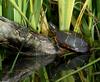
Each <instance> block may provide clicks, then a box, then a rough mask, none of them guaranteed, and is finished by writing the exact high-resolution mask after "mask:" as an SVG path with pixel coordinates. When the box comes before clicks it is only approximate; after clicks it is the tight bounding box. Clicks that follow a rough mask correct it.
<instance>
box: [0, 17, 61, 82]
mask: <svg viewBox="0 0 100 82" xmlns="http://www.w3.org/2000/svg"><path fill="white" fill-rule="evenodd" d="M1 47H3V48H5V49H6V50H7V51H8V52H7V55H6V56H7V57H8V59H9V57H13V56H15V55H16V54H17V53H20V55H21V56H23V57H22V58H19V59H18V61H17V62H16V64H15V67H14V71H13V72H14V73H13V76H12V77H9V69H8V68H9V66H10V64H9V62H5V60H6V58H5V59H4V61H3V62H4V64H3V74H2V76H3V78H2V81H7V82H17V81H19V80H20V79H22V78H24V77H27V76H29V75H31V74H32V71H33V70H38V69H39V67H40V66H41V65H47V64H49V63H51V62H53V60H54V59H55V57H56V55H60V54H63V52H61V51H60V50H59V48H57V47H56V46H55V45H54V44H53V43H52V41H51V40H50V38H48V37H46V36H43V35H41V34H37V33H35V32H31V31H30V30H29V29H28V28H27V26H23V25H20V24H17V23H15V22H13V21H10V20H8V19H7V18H4V17H2V16H1V17H0V48H1ZM8 54H9V55H11V56H9V55H8ZM10 59H11V58H10Z"/></svg>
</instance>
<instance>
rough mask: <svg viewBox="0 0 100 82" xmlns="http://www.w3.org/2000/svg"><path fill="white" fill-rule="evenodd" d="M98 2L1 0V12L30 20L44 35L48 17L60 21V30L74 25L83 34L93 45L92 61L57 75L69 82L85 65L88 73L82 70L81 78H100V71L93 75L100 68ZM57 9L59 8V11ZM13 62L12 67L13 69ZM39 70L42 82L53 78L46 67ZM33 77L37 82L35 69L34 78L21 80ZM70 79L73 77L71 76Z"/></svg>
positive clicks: (92, 80)
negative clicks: (84, 73) (50, 77)
mask: <svg viewBox="0 0 100 82" xmlns="http://www.w3.org/2000/svg"><path fill="white" fill-rule="evenodd" d="M99 5H100V1H99V0H96V1H95V0H48V1H47V0H0V16H4V17H7V18H8V19H10V20H12V21H15V22H17V23H20V24H28V25H29V26H31V28H30V30H31V31H35V32H38V33H40V32H41V33H42V34H45V35H47V34H48V32H47V29H48V22H47V21H51V20H53V21H55V22H54V23H55V24H56V23H58V24H59V30H63V31H70V29H72V30H73V31H75V32H78V33H80V34H82V35H83V36H84V38H85V39H86V41H87V42H88V44H89V46H90V48H91V49H90V50H91V51H90V53H89V55H90V58H89V63H88V64H86V65H85V66H83V67H80V68H78V69H77V70H75V71H71V72H70V73H68V74H67V70H66V71H65V73H63V74H62V76H61V77H60V78H56V80H55V82H62V81H63V82H66V81H67V80H68V77H70V76H72V75H74V74H75V73H78V72H79V71H81V72H83V69H87V70H88V74H87V77H85V76H84V75H83V76H82V75H81V74H79V76H80V77H85V81H84V80H82V78H81V82H99V80H98V79H99V76H100V75H97V76H98V78H97V77H95V76H94V75H93V74H94V73H95V72H96V73H98V72H99V70H100V68H99V65H100V62H99V61H100V58H99V57H100V56H98V57H97V58H96V56H97V55H98V54H100V20H99V19H100V8H99ZM56 6H57V8H58V9H57V8H56ZM52 7H53V8H54V9H53V8H52ZM57 11H58V12H57ZM54 12H56V14H55V13H54ZM57 13H59V15H57ZM57 17H58V18H59V21H58V20H57ZM0 49H1V48H0ZM3 51H4V50H2V49H1V50H0V72H2V69H3V68H2V61H3V56H2V55H3V54H4V52H3ZM2 52H3V53H2ZM16 58H17V57H16ZM16 60H17V59H16ZM14 63H15V62H14ZM13 66H14V64H13ZM13 66H12V68H11V70H13ZM62 71H63V70H62ZM39 73H40V80H41V82H50V80H49V78H48V73H47V71H46V68H45V67H43V68H41V70H40V72H39ZM0 76H1V73H0ZM30 79H31V80H32V79H33V80H32V82H35V80H34V79H35V74H34V73H33V75H32V77H31V78H30V77H28V78H26V79H25V80H23V81H22V82H24V81H25V82H29V81H30ZM71 79H73V82H75V79H74V77H71ZM67 82H72V81H70V80H68V81H67Z"/></svg>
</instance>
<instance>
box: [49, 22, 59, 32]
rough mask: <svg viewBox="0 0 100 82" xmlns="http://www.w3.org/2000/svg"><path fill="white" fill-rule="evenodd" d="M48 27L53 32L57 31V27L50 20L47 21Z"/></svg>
mask: <svg viewBox="0 0 100 82" xmlns="http://www.w3.org/2000/svg"><path fill="white" fill-rule="evenodd" d="M49 29H50V31H51V32H53V33H56V32H57V28H56V26H55V25H54V24H53V23H52V22H49Z"/></svg>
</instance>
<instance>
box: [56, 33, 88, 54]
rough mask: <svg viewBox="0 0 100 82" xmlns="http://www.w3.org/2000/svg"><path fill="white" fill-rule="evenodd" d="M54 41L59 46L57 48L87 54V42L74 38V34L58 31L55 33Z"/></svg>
mask: <svg viewBox="0 0 100 82" xmlns="http://www.w3.org/2000/svg"><path fill="white" fill-rule="evenodd" d="M56 40H57V42H58V44H59V46H61V47H64V48H68V49H70V50H73V51H75V52H82V53H84V52H87V51H88V44H87V42H86V41H85V40H84V39H82V38H80V37H78V36H76V34H75V33H74V34H73V33H69V32H66V33H65V32H62V31H58V32H56Z"/></svg>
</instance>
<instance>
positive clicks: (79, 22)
mask: <svg viewBox="0 0 100 82" xmlns="http://www.w3.org/2000/svg"><path fill="white" fill-rule="evenodd" d="M88 2H89V0H86V1H85V3H84V5H83V8H82V10H81V12H80V14H79V16H78V18H77V21H76V25H75V28H74V31H75V32H80V24H81V19H82V17H83V14H84V12H85V9H86V7H87V4H88Z"/></svg>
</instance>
